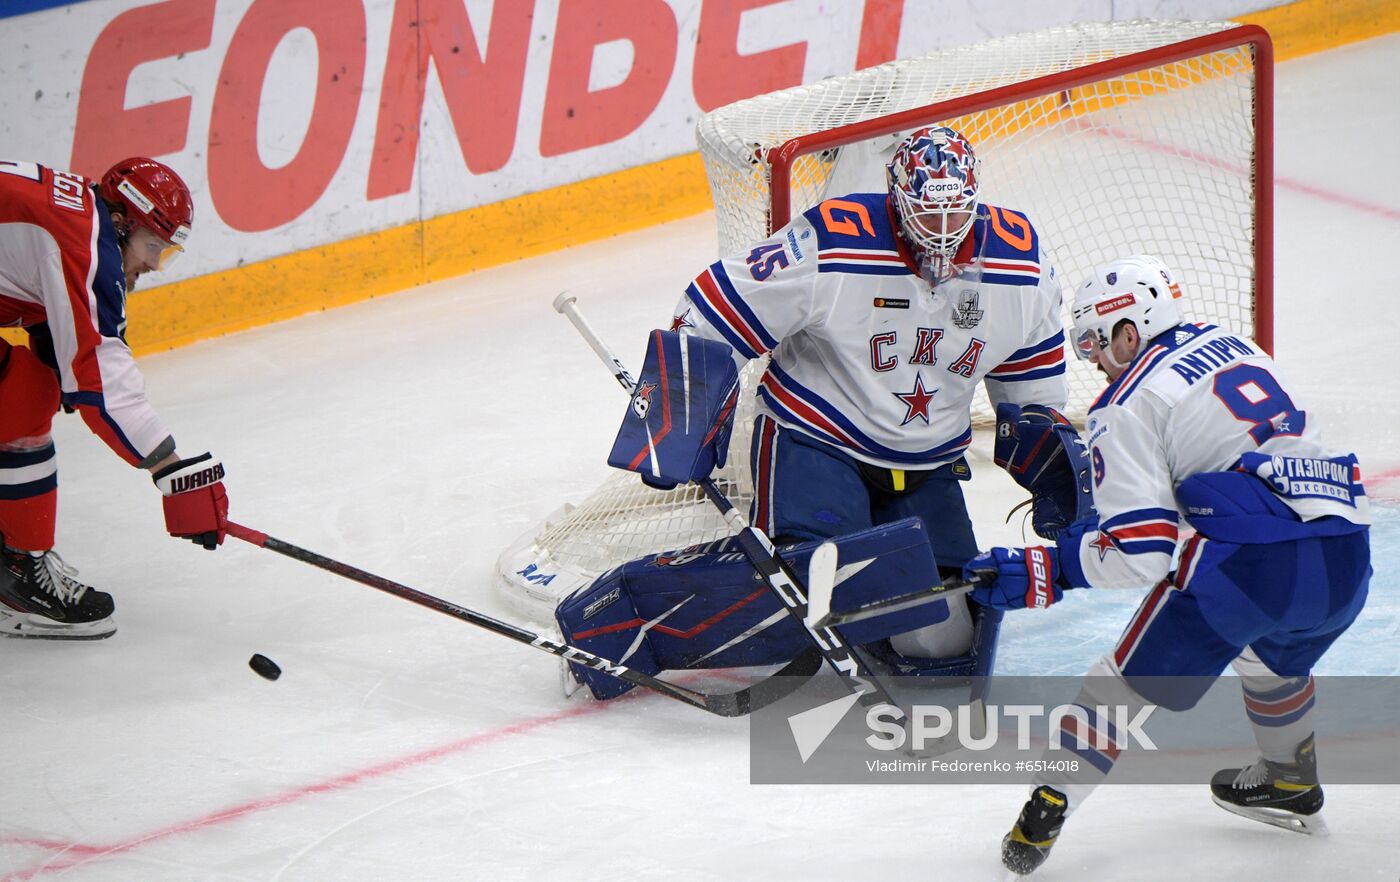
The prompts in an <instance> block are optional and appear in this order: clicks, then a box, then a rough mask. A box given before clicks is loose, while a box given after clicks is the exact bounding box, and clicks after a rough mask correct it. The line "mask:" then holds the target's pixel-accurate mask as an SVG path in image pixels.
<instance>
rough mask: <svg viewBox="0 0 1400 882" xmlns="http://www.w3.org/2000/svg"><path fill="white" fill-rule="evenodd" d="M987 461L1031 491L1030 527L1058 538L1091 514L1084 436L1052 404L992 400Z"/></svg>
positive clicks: (1040, 533)
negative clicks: (993, 427)
mask: <svg viewBox="0 0 1400 882" xmlns="http://www.w3.org/2000/svg"><path fill="white" fill-rule="evenodd" d="M992 460H993V461H994V462H995V463H996V464H997V465H999V466H1001V467H1002V468H1003V469H1005V470H1006V472H1007V474H1009V475H1011V478H1012V480H1014V481H1015V482H1016V483H1017V484H1020V485H1021V486H1022V487H1024V488H1025V489H1027V490H1029V491H1030V492H1031V527H1032V528H1033V529H1034V530H1035V532H1036V535H1038V536H1040V537H1041V538H1044V539H1057V538H1059V535H1060V532H1061V531H1062V530H1064V529H1065V528H1066V527H1068V526H1069V525H1070V524H1072V523H1074V522H1075V521H1077V520H1080V519H1082V518H1085V517H1090V516H1093V515H1094V498H1093V495H1092V491H1091V490H1090V486H1089V474H1090V473H1089V456H1088V453H1087V451H1086V450H1085V447H1084V441H1083V439H1081V438H1080V437H1079V432H1078V431H1077V430H1076V429H1075V428H1074V425H1073V424H1072V423H1070V421H1069V420H1068V419H1066V418H1065V416H1064V414H1062V413H1060V412H1059V411H1057V410H1055V409H1054V408H1053V407H1046V406H1044V405H1040V404H1028V405H1026V406H1024V407H1022V406H1020V405H1016V404H999V405H997V438H996V444H995V445H994V446H993V448H992Z"/></svg>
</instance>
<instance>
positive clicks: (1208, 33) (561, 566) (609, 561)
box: [495, 21, 1273, 620]
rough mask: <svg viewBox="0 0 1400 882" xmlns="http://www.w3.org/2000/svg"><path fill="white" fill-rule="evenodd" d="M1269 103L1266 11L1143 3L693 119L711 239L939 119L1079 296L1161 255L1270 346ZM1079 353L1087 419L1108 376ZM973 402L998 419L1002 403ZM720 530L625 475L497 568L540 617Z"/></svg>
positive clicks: (724, 248) (755, 231) (725, 477)
mask: <svg viewBox="0 0 1400 882" xmlns="http://www.w3.org/2000/svg"><path fill="white" fill-rule="evenodd" d="M1272 112H1273V51H1272V44H1271V42H1270V40H1269V37H1268V34H1267V32H1265V31H1264V30H1263V29H1262V28H1259V27H1256V26H1250V25H1243V26H1242V25H1237V24H1234V23H1230V22H1151V21H1135V22H1110V23H1090V24H1078V25H1069V26H1064V27H1059V28H1051V29H1049V30H1046V31H1040V32H1035V33H1031V34H1021V35H1016V36H1012V37H1006V38H1002V39H998V40H992V41H989V42H986V43H981V44H977V45H975V46H969V47H962V48H958V49H951V50H946V51H943V52H939V53H935V54H933V55H930V56H925V57H923V58H916V59H907V60H900V61H893V62H889V63H888V64H883V65H880V66H878V67H875V68H869V69H866V70H861V71H856V72H854V73H851V74H848V75H845V76H842V77H833V78H828V79H826V80H822V81H820V82H817V83H812V84H809V85H805V86H798V87H795V88H792V89H786V90H783V91H780V92H774V93H770V94H767V95H760V96H756V97H754V98H750V99H746V100H744V101H739V102H736V103H734V104H731V105H728V106H726V107H722V108H718V109H716V110H715V111H713V112H711V113H708V114H706V115H705V116H704V117H703V118H702V119H701V121H700V123H699V125H698V126H697V133H696V134H697V139H698V141H699V143H700V152H701V155H702V157H703V159H704V161H705V166H706V172H707V175H708V177H709V181H710V187H711V192H712V195H713V197H714V202H715V211H716V216H717V225H718V229H719V238H720V248H719V251H720V253H723V254H733V253H738V252H740V251H742V250H745V249H747V248H749V247H751V246H752V244H753V243H754V242H757V241H759V240H761V239H763V238H766V237H767V236H768V235H769V234H770V233H771V232H772V231H773V230H774V229H777V228H779V227H781V226H782V225H783V224H784V223H785V222H786V221H787V219H788V218H789V217H790V216H791V215H792V214H793V213H795V212H800V211H805V210H806V209H808V208H810V207H812V206H815V205H817V204H819V203H820V202H821V201H822V200H823V199H826V198H831V197H837V196H841V195H845V194H846V193H850V192H857V191H878V190H882V189H884V187H885V184H884V164H885V162H886V161H887V160H888V157H889V155H890V153H892V152H893V150H894V148H895V147H896V146H897V145H898V143H899V141H900V139H901V138H902V136H903V135H904V134H907V133H908V132H909V131H912V130H913V129H916V128H919V127H921V126H925V125H930V124H933V123H935V122H942V123H945V124H948V125H951V126H953V127H954V128H956V129H958V130H959V131H962V132H963V133H964V134H965V135H967V136H968V137H969V139H970V140H971V141H972V143H973V146H974V149H976V151H977V154H978V157H979V159H980V160H981V164H982V165H981V173H980V177H981V181H982V198H983V201H984V202H986V203H989V204H993V205H1002V206H1006V207H1010V208H1013V209H1016V210H1019V211H1024V212H1025V213H1026V214H1028V215H1029V216H1030V218H1031V219H1032V221H1033V222H1034V223H1035V225H1036V227H1037V229H1038V230H1039V231H1040V234H1041V239H1042V244H1043V245H1045V246H1046V247H1047V250H1048V252H1049V254H1050V255H1051V256H1052V257H1053V259H1054V262H1055V265H1056V267H1057V272H1058V277H1059V278H1060V280H1061V285H1062V287H1063V288H1064V289H1065V291H1066V294H1067V297H1072V294H1073V289H1074V287H1075V286H1077V285H1078V284H1079V283H1080V281H1081V280H1082V279H1083V278H1084V277H1085V276H1086V275H1087V273H1088V271H1089V270H1090V269H1091V268H1092V267H1093V266H1094V265H1096V264H1099V263H1102V262H1105V261H1107V260H1111V259H1113V258H1115V257H1119V256H1124V255H1127V254H1132V253H1152V254H1157V255H1159V256H1160V257H1162V258H1163V259H1164V260H1165V261H1166V262H1167V263H1168V265H1170V266H1172V267H1173V268H1174V269H1175V270H1176V271H1177V273H1178V275H1179V276H1180V278H1181V283H1182V288H1183V290H1184V291H1185V296H1186V300H1185V301H1184V302H1183V305H1182V309H1183V313H1184V314H1185V315H1186V316H1187V318H1188V320H1191V321H1207V322H1213V323H1219V324H1222V325H1225V326H1227V327H1230V328H1231V329H1233V330H1235V331H1238V332H1241V333H1246V334H1249V335H1251V336H1253V337H1254V339H1256V340H1257V341H1258V342H1259V343H1260V344H1261V345H1263V346H1264V347H1265V348H1266V349H1271V347H1272V342H1273V341H1272V327H1273V326H1272V283H1273V253H1272V248H1273V192H1272V187H1273V162H1272V148H1273V145H1272V129H1273V118H1272ZM696 269H697V270H698V269H699V267H697V268H696ZM666 296H667V297H668V296H669V295H666ZM663 301H664V302H661V303H658V309H659V310H665V309H667V308H668V306H669V304H670V303H671V300H669V299H666V297H663ZM1067 310H1068V304H1066V315H1065V321H1066V324H1067V326H1068V321H1069V319H1068V314H1067ZM662 315H663V313H661V312H658V319H657V321H658V322H660V321H661V318H660V317H661V316H662ZM1067 361H1068V362H1069V382H1070V387H1071V399H1070V403H1069V407H1068V408H1067V410H1068V412H1069V413H1070V415H1071V417H1076V416H1078V415H1082V414H1083V412H1084V411H1085V410H1086V409H1087V407H1088V405H1089V403H1090V402H1092V400H1093V398H1094V397H1096V395H1097V393H1098V391H1099V390H1101V389H1102V386H1103V381H1102V378H1101V377H1099V376H1098V375H1097V373H1095V372H1094V371H1092V370H1091V369H1090V368H1089V367H1088V366H1087V365H1086V364H1085V363H1082V362H1079V361H1078V359H1076V358H1074V357H1073V355H1070V356H1069V358H1068V359H1067ZM762 367H763V365H762V364H761V360H755V362H754V363H751V364H750V366H749V368H748V369H746V370H745V372H744V376H745V389H746V392H747V394H746V395H745V396H744V398H745V400H744V401H742V402H741V404H740V408H739V410H738V412H737V414H736V417H735V431H734V438H733V441H732V443H731V447H730V460H729V463H728V464H727V465H726V466H725V467H724V468H723V469H721V470H719V471H717V473H716V475H715V477H716V480H717V481H718V482H719V484H720V487H721V488H722V489H723V490H724V492H725V493H726V495H728V496H729V497H730V499H731V500H733V502H734V503H735V505H736V506H738V507H739V508H740V510H743V509H744V508H745V507H746V506H747V504H748V501H749V500H750V498H751V495H752V491H751V486H750V479H749V467H748V452H749V451H748V443H749V442H748V436H749V431H750V425H751V421H752V419H753V412H754V404H753V396H752V389H753V387H754V384H755V382H756V379H757V376H758V375H759V373H760V371H761V369H762ZM601 381H603V378H601V375H600V382H601ZM979 399H980V401H979V403H978V405H977V413H976V414H975V416H976V418H977V419H978V420H979V421H980V422H982V423H984V424H985V423H986V422H987V421H989V420H990V416H991V412H990V409H989V408H988V407H987V405H986V401H985V393H980V394H979ZM600 443H603V442H602V440H601V439H600ZM600 456H601V449H600ZM728 533H729V529H728V527H727V526H726V524H725V523H724V521H723V520H722V519H721V518H720V517H719V516H718V514H717V513H716V512H715V511H714V510H713V508H712V507H711V506H710V505H709V504H708V502H707V501H706V500H705V499H704V497H703V495H701V494H700V493H699V491H698V490H696V489H695V488H694V487H679V488H677V489H675V490H672V491H668V492H660V491H656V490H653V489H651V488H648V487H645V486H644V485H642V484H641V482H640V480H638V478H637V476H636V475H632V474H629V473H618V474H616V475H614V476H612V477H611V478H609V479H608V480H607V481H606V482H605V483H604V484H603V485H602V486H601V487H599V488H598V490H596V491H595V492H594V493H593V494H592V495H590V496H589V497H588V498H587V499H585V500H583V501H582V502H581V503H579V504H578V505H577V506H570V505H565V506H564V507H563V508H561V509H560V510H559V511H557V512H555V513H554V514H552V515H551V516H550V517H549V518H547V519H546V521H545V522H544V523H542V524H540V525H538V526H537V527H535V528H534V529H532V530H530V531H527V532H526V533H525V534H524V535H522V536H521V537H520V538H519V539H517V540H516V542H515V543H514V544H512V545H511V547H510V548H508V549H507V550H506V551H505V552H503V553H502V554H501V556H500V558H499V559H498V561H497V572H496V579H495V582H496V584H497V586H498V588H499V589H500V590H501V591H502V592H503V594H504V596H505V598H506V599H507V601H508V602H510V603H511V605H512V606H513V607H514V608H515V609H516V610H517V611H520V612H523V613H526V614H528V615H530V616H531V617H532V618H534V619H536V620H547V619H548V618H550V617H551V615H552V612H553V607H554V604H555V603H557V601H558V600H559V599H560V598H562V597H563V596H564V595H565V594H567V593H568V592H569V591H570V590H572V589H573V588H575V587H577V586H579V585H582V584H586V583H587V582H588V581H589V580H591V579H592V578H594V577H596V576H598V575H599V574H601V573H602V572H604V571H605V570H607V569H610V568H611V567H613V566H617V565H619V564H621V563H623V562H625V561H627V560H632V559H635V558H637V557H641V556H643V555H645V554H647V553H650V552H656V551H662V550H669V549H676V548H681V547H684V546H686V545H690V544H694V543H699V542H706V541H710V540H712V539H716V538H720V537H723V536H726V535H728Z"/></svg>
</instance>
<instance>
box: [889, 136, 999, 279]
mask: <svg viewBox="0 0 1400 882" xmlns="http://www.w3.org/2000/svg"><path fill="white" fill-rule="evenodd" d="M886 168H887V170H888V178H889V187H890V198H891V199H892V200H893V201H894V208H895V213H896V215H898V217H899V226H900V231H901V233H902V234H903V236H904V239H905V241H906V242H908V243H909V245H910V247H912V248H913V250H914V254H915V256H916V258H917V259H918V264H919V274H920V275H921V276H923V278H924V280H925V281H927V282H928V283H929V284H937V283H938V282H941V281H943V280H945V279H948V278H950V277H951V276H952V275H953V255H954V254H955V253H957V250H958V246H959V245H961V244H962V242H963V239H965V238H967V233H968V231H969V230H971V229H972V222H973V220H974V219H975V218H976V216H977V187H978V182H977V157H976V156H975V155H974V154H973V152H972V145H971V144H969V143H968V141H967V139H966V138H964V137H963V136H962V135H960V134H958V133H957V132H955V131H953V130H952V129H950V128H948V127H947V126H930V127H928V128H925V129H920V130H918V131H917V132H915V133H914V134H912V135H910V136H909V137H908V138H906V139H905V140H904V143H902V144H900V145H899V149H898V150H896V151H895V154H894V157H893V158H892V159H891V160H890V163H889V165H888V166H887V167H886Z"/></svg>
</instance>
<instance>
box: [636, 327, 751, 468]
mask: <svg viewBox="0 0 1400 882" xmlns="http://www.w3.org/2000/svg"><path fill="white" fill-rule="evenodd" d="M738 400H739V369H738V367H736V366H735V364H734V350H732V349H731V348H730V347H729V346H728V345H727V344H725V343H719V342H716V341H713V340H706V339H705V338H703V337H697V336H695V335H692V334H685V335H682V334H678V333H676V332H674V331H660V330H657V331H652V332H651V337H650V339H649V340H648V341H647V357H646V363H645V364H643V365H642V372H641V374H640V375H639V376H638V377H637V385H636V388H635V389H634V390H633V392H632V400H631V401H630V402H629V403H628V405H627V414H626V415H625V416H624V417H623V418H622V426H621V427H620V428H619V429H618V431H617V440H616V441H614V442H613V447H612V452H611V453H609V454H608V465H610V466H612V467H614V468H619V469H625V470H627V471H630V472H637V473H638V474H640V475H641V476H642V480H643V481H644V482H646V483H647V484H648V485H650V486H652V487H656V488H658V489H661V490H669V489H671V488H672V487H675V486H676V485H677V484H687V483H690V482H691V481H699V480H701V479H704V478H708V477H709V476H710V473H711V472H712V471H714V470H715V467H716V466H722V465H724V460H725V456H726V455H727V453H728V451H729V432H730V429H731V428H732V426H733V422H734V405H735V403H736V402H737V401H738Z"/></svg>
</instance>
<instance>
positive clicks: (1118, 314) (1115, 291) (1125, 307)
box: [1070, 254, 1181, 359]
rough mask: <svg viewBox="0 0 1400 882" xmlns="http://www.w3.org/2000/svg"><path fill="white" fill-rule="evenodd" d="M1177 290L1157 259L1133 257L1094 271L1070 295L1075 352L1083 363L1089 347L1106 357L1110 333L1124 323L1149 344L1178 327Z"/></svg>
mask: <svg viewBox="0 0 1400 882" xmlns="http://www.w3.org/2000/svg"><path fill="white" fill-rule="evenodd" d="M1180 297H1181V287H1180V286H1179V285H1178V284H1177V283H1176V276H1175V275H1174V274H1173V273H1172V271H1171V270H1170V269H1168V268H1167V265H1166V264H1165V263H1163V262H1162V261H1161V260H1160V259H1158V258H1156V257H1152V256H1150V255H1146V254H1134V255H1132V256H1131V257H1123V258H1119V259H1118V260H1115V261H1111V262H1109V263H1105V264H1102V265H1100V266H1098V267H1095V268H1094V271H1093V272H1092V273H1090V274H1089V278H1087V279H1085V280H1084V283H1083V284H1082V285H1080V286H1079V290H1078V291H1076V292H1075V294H1074V304H1073V306H1072V307H1071V309H1070V313H1071V315H1072V316H1073V318H1074V342H1075V347H1074V351H1075V353H1076V354H1077V355H1078V356H1079V357H1080V358H1085V359H1087V358H1088V357H1089V356H1090V355H1091V354H1092V353H1093V348H1092V346H1091V344H1092V343H1098V344H1099V349H1101V350H1103V351H1108V348H1109V341H1110V340H1111V339H1112V338H1113V329H1114V328H1115V327H1117V326H1118V323H1119V322H1121V321H1123V320H1124V319H1127V320H1128V321H1130V322H1132V323H1133V324H1134V325H1135V326H1136V327H1137V332H1138V335H1139V336H1141V337H1142V339H1144V340H1150V339H1152V338H1153V337H1155V336H1157V335H1158V334H1160V333H1162V332H1163V331H1165V330H1168V329H1169V328H1174V327H1176V326H1177V325H1179V324H1181V310H1180V309H1178V308H1177V305H1176V301H1177V300H1178V299H1180Z"/></svg>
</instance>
